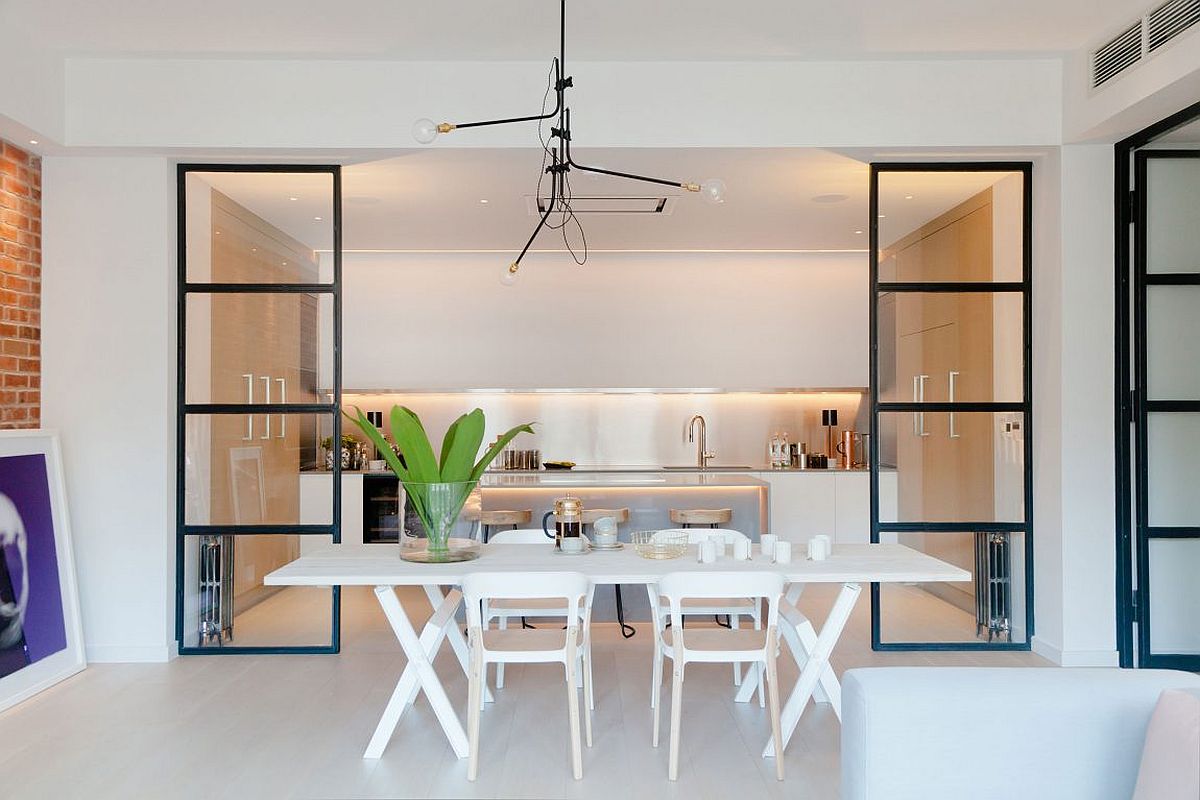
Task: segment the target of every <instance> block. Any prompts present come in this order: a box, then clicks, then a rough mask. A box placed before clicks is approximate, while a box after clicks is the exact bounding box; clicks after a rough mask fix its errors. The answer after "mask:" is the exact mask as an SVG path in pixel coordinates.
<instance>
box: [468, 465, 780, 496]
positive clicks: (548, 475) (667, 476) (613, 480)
mask: <svg viewBox="0 0 1200 800" xmlns="http://www.w3.org/2000/svg"><path fill="white" fill-rule="evenodd" d="M766 485H767V484H766V482H765V481H762V480H760V479H759V478H757V477H755V476H754V475H753V474H752V473H730V472H677V471H674V470H671V471H664V470H643V471H631V472H616V471H608V470H596V471H576V470H543V471H539V472H534V471H532V470H531V471H528V472H489V473H485V474H484V476H483V478H482V479H481V480H480V481H479V486H480V488H482V489H484V490H485V491H486V490H487V489H509V488H513V489H515V488H542V487H545V488H560V489H561V488H570V487H575V486H579V487H591V486H597V487H621V488H630V489H635V488H642V487H664V488H686V487H720V486H727V487H743V486H749V487H756V488H757V487H763V486H766Z"/></svg>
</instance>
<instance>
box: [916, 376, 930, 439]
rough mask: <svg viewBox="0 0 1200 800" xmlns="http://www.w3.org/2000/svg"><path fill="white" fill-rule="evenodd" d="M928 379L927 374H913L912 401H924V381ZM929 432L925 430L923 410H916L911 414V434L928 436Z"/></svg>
mask: <svg viewBox="0 0 1200 800" xmlns="http://www.w3.org/2000/svg"><path fill="white" fill-rule="evenodd" d="M927 380H929V376H928V375H913V402H914V403H924V402H925V381H927ZM928 435H929V432H928V431H927V430H925V412H924V411H917V412H915V413H914V414H913V436H928Z"/></svg>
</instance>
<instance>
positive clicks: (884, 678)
mask: <svg viewBox="0 0 1200 800" xmlns="http://www.w3.org/2000/svg"><path fill="white" fill-rule="evenodd" d="M1192 687H1200V676H1197V675H1193V674H1191V673H1188V672H1174V671H1169V670H1119V669H1064V668H1047V669H1037V668H1033V669H1022V668H1008V669H1004V668H999V669H993V668H971V667H964V668H952V667H940V668H938V667H914V668H906V667H892V668H880V669H854V670H849V671H847V672H846V674H845V676H844V678H843V680H842V792H841V796H842V798H843V800H881V799H882V798H887V800H907V799H908V798H914V799H915V798H920V800H939V799H940V798H960V797H970V798H972V800H1010V799H1011V798H1027V800H1040V799H1041V798H1047V800H1049V798H1053V800H1110V799H1111V800H1118V799H1119V800H1129V798H1130V797H1131V796H1132V795H1133V791H1134V785H1135V783H1136V782H1137V776H1138V765H1139V764H1140V762H1141V758H1142V744H1143V742H1144V740H1145V737H1146V726H1147V724H1148V723H1149V721H1150V716H1151V714H1152V713H1153V712H1154V707H1155V703H1156V702H1157V701H1158V698H1159V695H1160V694H1161V693H1162V691H1163V690H1164V689H1175V688H1192Z"/></svg>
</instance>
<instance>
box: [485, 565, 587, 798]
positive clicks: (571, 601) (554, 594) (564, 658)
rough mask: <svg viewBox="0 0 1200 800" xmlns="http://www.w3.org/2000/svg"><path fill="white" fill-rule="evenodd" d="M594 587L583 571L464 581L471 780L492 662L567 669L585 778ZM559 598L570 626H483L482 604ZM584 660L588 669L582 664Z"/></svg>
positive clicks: (574, 759)
mask: <svg viewBox="0 0 1200 800" xmlns="http://www.w3.org/2000/svg"><path fill="white" fill-rule="evenodd" d="M592 590H593V587H592V585H591V582H590V581H589V580H588V578H587V576H585V575H583V574H582V573H578V572H527V573H520V572H477V573H474V574H472V575H468V576H467V577H466V578H465V579H464V580H463V585H462V591H463V596H464V598H465V600H466V607H467V630H468V633H469V638H470V649H471V660H470V669H469V688H468V692H467V740H468V743H469V755H468V761H467V780H471V781H473V780H475V777H476V775H477V774H478V770H479V716H480V711H481V708H482V706H483V687H484V683H485V681H486V676H487V665H488V664H504V663H522V664H529V663H553V662H558V663H561V664H562V665H563V667H564V669H565V671H566V682H567V712H568V714H567V716H568V724H569V727H570V732H569V738H570V742H571V765H572V771H573V773H574V775H575V779H576V780H579V779H581V778H582V777H583V753H582V748H581V746H580V742H579V697H578V694H577V692H578V690H579V686H580V677H581V676H580V673H581V672H582V681H583V690H584V692H585V693H587V692H589V691H590V689H591V682H592V678H591V661H590V659H589V658H588V657H587V656H588V654H587V647H586V646H585V644H586V640H587V629H588V624H589V623H590V621H591V614H592ZM518 598H520V599H551V598H553V599H555V600H557V601H558V602H560V603H563V604H565V606H566V609H567V613H566V615H565V616H566V620H567V627H566V629H565V630H561V629H559V628H558V627H557V626H556V627H554V628H537V629H521V628H516V629H513V630H488V629H486V628H484V626H483V616H482V613H481V608H482V604H483V603H485V602H488V603H491V602H495V601H496V600H510V599H518ZM581 665H582V667H583V669H582V670H581V669H580V666H581ZM586 705H587V704H586V703H585V709H584V718H585V720H586V722H585V729H586V731H587V744H588V747H591V746H592V712H591V709H590V708H587V707H586Z"/></svg>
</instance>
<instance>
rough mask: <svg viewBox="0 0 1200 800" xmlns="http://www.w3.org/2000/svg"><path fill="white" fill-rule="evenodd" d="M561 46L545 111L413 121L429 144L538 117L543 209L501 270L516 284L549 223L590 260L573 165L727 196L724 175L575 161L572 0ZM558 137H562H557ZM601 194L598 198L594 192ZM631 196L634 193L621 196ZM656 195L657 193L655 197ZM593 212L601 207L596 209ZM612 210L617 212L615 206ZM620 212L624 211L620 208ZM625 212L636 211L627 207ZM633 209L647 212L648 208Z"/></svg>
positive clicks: (719, 198) (563, 13)
mask: <svg viewBox="0 0 1200 800" xmlns="http://www.w3.org/2000/svg"><path fill="white" fill-rule="evenodd" d="M558 28H559V40H558V44H559V52H558V57H557V58H555V59H553V61H552V62H551V67H550V75H549V78H548V82H549V85H548V86H547V88H546V93H545V95H544V96H543V98H542V110H541V113H539V114H534V115H530V116H523V117H509V118H506V119H493V120H483V121H480V122H459V123H453V122H442V123H440V124H438V123H434V122H433V120H430V119H419V120H417V121H416V122H415V123H413V138H415V139H416V140H417V141H418V142H420V143H421V144H429V143H431V142H432V141H433V140H434V139H436V138H437V136H438V135H439V134H446V133H450V132H451V131H455V130H459V129H463V128H480V127H484V126H487V125H507V124H510V123H516V122H536V123H538V139H539V140H540V141H541V145H542V151H543V156H542V170H541V172H539V174H538V191H537V192H535V195H534V196H535V197H537V198H538V202H537V205H538V209H539V212H540V214H541V217H540V219H539V220H538V222H537V225H536V227H534V229H533V233H531V234H530V235H529V239H528V240H527V241H526V242H525V246H524V247H522V248H521V252H520V253H518V254H517V257H516V258H515V259H513V261H512V263H511V264H509V265H508V266H507V267H506V268H505V269H504V271H503V272H502V273H501V276H500V282H501V283H503V284H504V285H506V286H511V285H512V284H513V283H514V282H516V279H517V271H518V270H519V269H520V268H521V260H522V259H523V258H525V254H526V253H528V252H529V248H530V247H532V246H533V242H534V240H535V239H537V237H538V234H539V233H541V232H542V229H543V228H547V227H549V228H550V229H552V230H561V231H562V235H563V242H564V243H565V244H566V247H567V251H568V252H569V253H570V254H571V257H572V258H573V259H574V260H575V263H577V264H583V263H584V262H585V261H587V239H586V238H585V237H584V234H583V225H582V224H581V223H580V222H579V218H578V216H577V214H578V213H581V208H580V207H581V206H582V205H583V204H584V203H585V199H584V198H578V199H576V198H575V197H574V195H573V193H572V191H571V179H570V173H571V170H579V171H581V172H590V173H595V174H598V175H609V176H611V177H614V178H625V179H627V180H632V181H641V182H643V183H653V184H658V185H660V186H670V187H673V188H676V189H685V190H687V191H689V192H699V193H701V194H702V195H703V197H704V198H705V199H706V200H708V201H709V202H712V203H723V202H725V184H724V182H723V181H721V180H719V179H715V178H712V179H709V180H706V181H704V182H703V183H694V182H691V181H679V180H668V179H666V178H655V177H651V176H648V175H637V174H634V173H631V172H620V171H618V170H613V169H604V168H601V167H592V166H586V165H584V164H580V163H579V162H577V161H575V159H574V158H573V157H572V155H571V138H572V137H571V109H570V108H569V107H568V106H567V89H570V88H572V87H573V86H574V82H573V80H572V78H571V76H569V75H566V74H565V73H566V63H567V44H566V42H567V0H560V2H559V25H558ZM551 91H553V92H554V98H555V100H554V108H553V109H551V110H550V111H548V112H547V111H546V102H547V100H548V99H549V96H550V92H551ZM546 120H550V121H551V122H550V125H551V127H550V136H549V139H550V141H547V140H546V139H545V138H543V137H542V123H543V122H544V121H546ZM553 140H557V141H553ZM545 175H549V176H550V193H549V196H544V195H543V194H542V192H541V186H542V179H543V176H545ZM592 199H597V198H592ZM621 199H626V200H630V199H633V198H621ZM649 199H650V200H655V199H656V198H649ZM659 199H661V200H662V202H661V204H659V207H658V209H657V212H655V211H653V210H652V211H650V212H649V213H661V212H662V211H663V209H665V208H667V203H666V199H665V198H659ZM592 213H597V212H596V211H595V210H593V212H592ZM609 213H612V212H609ZM618 213H620V212H618ZM623 213H631V212H629V211H625V212H623ZM633 213H647V212H645V211H641V212H633ZM555 214H557V215H558V219H557V221H556V222H551V221H550V218H551V217H552V216H554V215H555ZM569 225H574V227H575V229H577V230H578V231H579V236H580V239H581V241H582V256H580V255H577V254H576V251H575V247H574V246H573V245H572V243H571V241H570V239H569V238H568V236H567V230H568V226H569Z"/></svg>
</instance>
